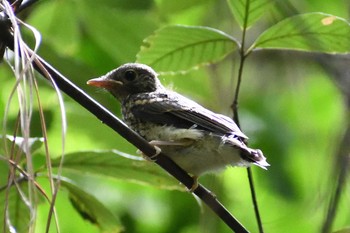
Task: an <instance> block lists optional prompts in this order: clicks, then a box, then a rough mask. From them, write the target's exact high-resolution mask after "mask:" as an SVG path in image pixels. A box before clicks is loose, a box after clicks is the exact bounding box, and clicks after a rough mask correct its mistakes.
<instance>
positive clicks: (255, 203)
mask: <svg viewBox="0 0 350 233" xmlns="http://www.w3.org/2000/svg"><path fill="white" fill-rule="evenodd" d="M249 5H250V0H246V8H245V18H244V23H243V29H242V39H241V47H240V50H239V54H240V63H239V69H238V77H237V84H236V89H235V95H234V99H233V103H232V106H231V108H232V111H233V120H234V121H235V122H236V124H237V125H238V127H240V123H239V116H238V98H239V91H240V88H241V83H242V77H243V69H244V64H245V60H246V58H247V57H248V55H249V54H250V50H248V52H246V51H245V41H246V33H247V24H248V17H249ZM247 175H248V180H249V187H250V194H251V197H252V202H253V206H254V212H255V218H256V221H257V224H258V228H259V232H260V233H263V232H264V229H263V226H262V221H261V217H260V212H259V206H258V201H257V197H256V192H255V187H254V179H253V173H252V169H251V168H250V167H248V168H247Z"/></svg>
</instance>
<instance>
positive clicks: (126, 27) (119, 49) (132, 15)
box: [78, 1, 155, 66]
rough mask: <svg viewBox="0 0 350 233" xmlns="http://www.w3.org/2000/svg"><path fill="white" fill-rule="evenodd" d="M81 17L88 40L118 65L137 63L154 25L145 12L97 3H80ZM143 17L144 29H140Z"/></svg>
mask: <svg viewBox="0 0 350 233" xmlns="http://www.w3.org/2000/svg"><path fill="white" fill-rule="evenodd" d="M78 12H79V14H80V17H81V19H82V22H83V23H84V25H86V26H85V27H84V28H85V30H86V33H87V34H88V36H89V37H91V38H92V39H93V40H94V41H95V42H96V44H97V45H98V46H99V47H100V48H102V49H103V50H104V51H105V53H106V54H107V55H108V56H110V57H111V58H113V59H114V61H115V62H116V66H117V65H118V63H121V62H127V61H129V62H130V61H134V60H135V54H136V53H137V51H138V48H139V45H140V44H141V43H142V39H143V38H145V37H146V35H148V34H149V33H151V32H152V31H153V30H154V28H155V26H154V23H153V21H152V18H151V17H149V16H147V15H146V14H144V13H143V11H123V10H120V9H118V8H109V7H105V6H103V5H102V4H96V1H87V2H85V4H81V9H79V11H78ZM140 18H142V27H138V26H137V25H139V23H140Z"/></svg>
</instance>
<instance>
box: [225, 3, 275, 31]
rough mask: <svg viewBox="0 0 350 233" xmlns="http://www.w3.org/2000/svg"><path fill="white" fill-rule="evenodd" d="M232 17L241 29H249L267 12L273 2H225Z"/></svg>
mask: <svg viewBox="0 0 350 233" xmlns="http://www.w3.org/2000/svg"><path fill="white" fill-rule="evenodd" d="M227 3H228V5H229V6H230V9H231V12H232V14H233V17H234V18H235V19H236V21H237V22H238V24H239V26H240V27H241V28H249V27H250V26H252V25H253V24H254V23H255V22H256V21H258V19H259V18H260V17H261V16H263V15H264V14H266V12H268V10H269V7H271V6H272V3H273V0H227Z"/></svg>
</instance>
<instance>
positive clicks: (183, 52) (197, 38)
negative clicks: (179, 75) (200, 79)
mask: <svg viewBox="0 0 350 233" xmlns="http://www.w3.org/2000/svg"><path fill="white" fill-rule="evenodd" d="M237 47H238V42H237V41H236V40H235V39H234V38H232V37H230V36H229V35H227V34H225V33H224V32H222V31H219V30H216V29H213V28H208V27H193V26H181V25H173V26H167V27H164V28H161V29H159V30H158V31H156V32H155V34H154V35H152V36H150V37H148V38H146V39H145V40H144V46H142V47H141V50H140V52H139V53H138V54H137V62H140V63H145V64H148V65H150V66H151V67H153V68H154V69H155V70H156V71H158V72H181V71H188V70H190V69H193V68H196V67H198V66H199V65H203V64H207V63H212V62H217V61H219V60H221V59H222V58H224V57H225V56H226V55H227V54H229V53H231V52H233V51H234V50H236V49H237Z"/></svg>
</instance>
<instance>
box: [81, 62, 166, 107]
mask: <svg viewBox="0 0 350 233" xmlns="http://www.w3.org/2000/svg"><path fill="white" fill-rule="evenodd" d="M87 84H88V85H91V86H96V87H102V88H104V89H106V90H108V91H109V92H110V93H111V94H112V95H113V96H115V97H116V98H117V99H118V100H119V101H123V100H124V99H125V98H126V97H127V96H129V95H131V94H138V93H145V92H153V91H156V90H158V89H161V88H163V86H162V85H161V83H160V81H159V80H158V78H157V73H156V72H155V71H154V70H153V69H152V68H151V67H149V66H147V65H143V64H138V63H127V64H124V65H122V66H120V67H118V68H117V69H115V70H112V71H110V72H109V73H107V74H106V75H104V76H102V77H99V78H94V79H90V80H89V81H88V82H87Z"/></svg>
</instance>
